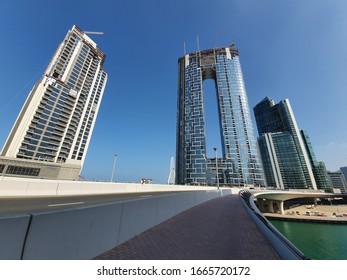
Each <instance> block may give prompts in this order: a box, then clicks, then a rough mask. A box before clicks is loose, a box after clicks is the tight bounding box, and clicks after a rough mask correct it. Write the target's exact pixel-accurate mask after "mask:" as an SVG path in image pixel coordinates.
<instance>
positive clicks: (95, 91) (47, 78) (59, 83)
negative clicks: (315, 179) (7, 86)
mask: <svg viewBox="0 0 347 280" xmlns="http://www.w3.org/2000/svg"><path fill="white" fill-rule="evenodd" d="M104 60H105V55H104V53H103V52H102V51H101V50H100V49H99V48H98V47H97V45H96V44H95V42H94V41H93V40H91V39H90V38H89V37H88V36H87V35H86V34H85V33H84V32H83V31H82V30H81V29H80V28H78V27H77V26H73V27H72V29H71V30H70V31H68V33H67V35H66V36H65V38H64V40H63V41H62V42H61V43H60V45H59V46H58V48H57V50H56V52H55V54H54V56H53V58H52V60H51V61H50V63H49V65H48V67H47V69H46V71H45V72H44V74H43V76H42V78H41V79H40V80H39V81H38V83H37V84H36V85H35V86H34V87H33V89H32V90H31V92H30V93H29V95H28V97H27V100H26V101H25V104H24V106H23V108H22V110H21V112H20V113H19V116H18V117H17V120H16V122H15V124H14V126H13V128H12V130H11V132H10V134H9V136H8V138H7V140H6V143H5V145H4V147H3V149H2V151H1V157H0V175H6V176H24V177H36V178H49V179H73V180H75V179H78V178H79V174H80V171H81V168H82V165H83V162H84V159H85V157H86V152H87V149H88V145H89V141H90V138H91V135H92V131H93V127H94V124H95V120H96V116H97V113H98V110H99V107H100V102H101V99H102V96H103V92H104V89H105V85H106V81H107V73H106V72H105V71H104V69H103V63H104Z"/></svg>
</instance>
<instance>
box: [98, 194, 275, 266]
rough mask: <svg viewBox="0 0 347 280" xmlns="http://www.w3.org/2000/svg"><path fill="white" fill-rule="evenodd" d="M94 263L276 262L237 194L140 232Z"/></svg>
mask: <svg viewBox="0 0 347 280" xmlns="http://www.w3.org/2000/svg"><path fill="white" fill-rule="evenodd" d="M95 259H98V260H172V259H174V260H199V259H200V260H218V259H219V260H221V259H230V260H232V259H233V260H273V259H280V258H279V256H278V255H277V254H276V252H275V251H274V249H273V248H272V247H271V245H270V243H269V242H268V241H267V239H266V238H265V237H264V236H263V234H262V233H261V232H260V231H259V229H258V228H257V226H256V225H255V223H254V222H253V221H252V219H251V218H250V216H249V215H248V213H247V212H246V210H245V209H244V207H243V206H242V204H241V202H240V199H239V197H238V195H227V196H224V197H220V198H216V199H213V200H210V201H207V202H205V203H203V204H200V205H197V206H195V207H193V208H191V209H188V210H186V211H184V212H182V213H180V214H179V215H177V216H175V217H173V218H171V219H169V220H167V221H165V222H163V223H161V224H159V225H157V226H155V227H153V228H151V229H149V230H147V231H145V232H143V233H142V234H140V235H139V236H136V237H134V238H132V239H130V240H128V241H127V242H125V243H123V244H121V245H119V246H117V247H116V248H114V249H112V250H110V251H108V252H106V253H104V254H101V255H99V256H97V257H96V258H95Z"/></svg>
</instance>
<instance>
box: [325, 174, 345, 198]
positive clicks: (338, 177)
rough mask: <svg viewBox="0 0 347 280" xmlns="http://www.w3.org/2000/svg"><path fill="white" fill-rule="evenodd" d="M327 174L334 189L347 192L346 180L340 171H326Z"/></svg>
mask: <svg viewBox="0 0 347 280" xmlns="http://www.w3.org/2000/svg"><path fill="white" fill-rule="evenodd" d="M328 175H329V177H330V179H331V183H332V187H333V188H334V189H339V190H341V193H347V182H346V178H345V176H344V174H343V173H342V171H336V172H330V171H328Z"/></svg>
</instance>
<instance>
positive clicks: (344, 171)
mask: <svg viewBox="0 0 347 280" xmlns="http://www.w3.org/2000/svg"><path fill="white" fill-rule="evenodd" d="M340 170H341V172H342V173H343V175H344V176H345V178H346V180H347V166H344V167H341V168H340Z"/></svg>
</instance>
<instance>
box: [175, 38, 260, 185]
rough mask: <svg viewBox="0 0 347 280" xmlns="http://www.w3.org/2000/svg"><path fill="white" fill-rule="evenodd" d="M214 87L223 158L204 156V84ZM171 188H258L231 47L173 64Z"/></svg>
mask: <svg viewBox="0 0 347 280" xmlns="http://www.w3.org/2000/svg"><path fill="white" fill-rule="evenodd" d="M207 79H212V80H213V81H214V82H215V87H216V95H217V104H218V105H217V106H218V112H219V113H218V117H219V124H220V137H221V145H222V156H221V157H217V156H215V158H208V157H207V150H206V120H205V110H204V107H205V104H204V102H205V101H204V99H205V96H204V94H205V93H204V86H203V82H204V81H205V80H207ZM176 137H177V139H176V184H189V185H190V184H194V185H215V184H216V185H244V184H259V185H263V184H264V180H263V171H262V166H261V162H260V158H259V154H258V149H257V142H256V138H255V135H254V128H253V125H252V120H251V113H250V109H249V105H248V100H247V94H246V89H245V84H244V81H243V75H242V70H241V64H240V60H239V53H238V50H237V48H236V47H235V46H234V44H232V45H230V46H229V47H221V48H213V49H209V50H204V51H197V52H194V53H190V54H186V55H184V56H183V57H180V58H179V59H178V109H177V136H176Z"/></svg>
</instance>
